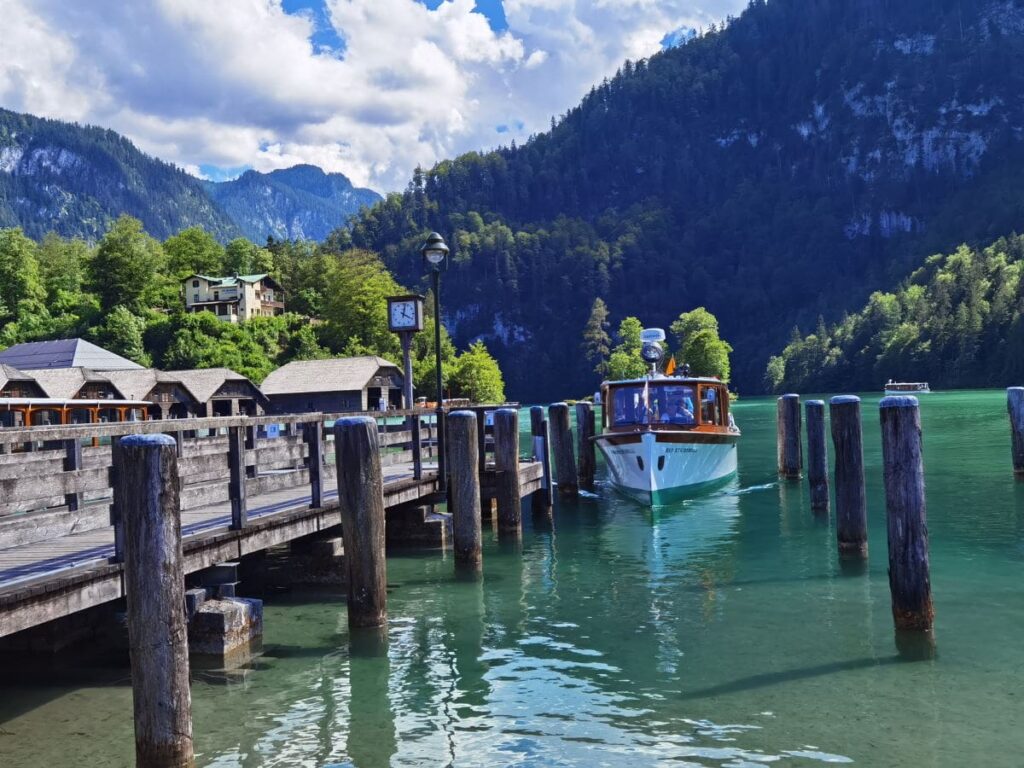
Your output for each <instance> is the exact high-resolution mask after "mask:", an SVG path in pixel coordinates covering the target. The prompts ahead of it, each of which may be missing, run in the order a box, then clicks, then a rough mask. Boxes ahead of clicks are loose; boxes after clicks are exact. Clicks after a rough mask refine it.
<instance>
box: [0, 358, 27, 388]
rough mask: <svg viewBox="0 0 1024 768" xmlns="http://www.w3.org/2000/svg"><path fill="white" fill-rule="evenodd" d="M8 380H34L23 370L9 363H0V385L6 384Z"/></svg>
mask: <svg viewBox="0 0 1024 768" xmlns="http://www.w3.org/2000/svg"><path fill="white" fill-rule="evenodd" d="M9 381H35V379H33V378H32V377H31V376H29V375H28V374H27V373H25V372H24V371H19V370H18V369H17V368H14V367H12V366H10V365H4V364H3V363H0V387H5V386H7V382H9Z"/></svg>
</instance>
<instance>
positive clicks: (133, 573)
mask: <svg viewBox="0 0 1024 768" xmlns="http://www.w3.org/2000/svg"><path fill="white" fill-rule="evenodd" d="M118 453H119V454H120V455H119V459H120V466H119V469H118V472H117V481H116V485H115V488H114V494H115V498H116V505H117V508H118V510H119V511H120V513H121V516H122V519H123V523H124V533H125V547H124V586H125V593H126V595H127V608H128V611H127V613H128V638H129V650H130V654H131V668H132V699H133V707H134V712H135V762H136V765H137V766H145V767H146V768H185V767H188V766H193V765H195V760H194V758H193V752H192V698H191V693H190V691H189V668H188V635H187V630H186V626H185V610H184V606H185V577H184V572H183V567H182V560H183V558H182V553H181V505H180V500H179V497H178V459H177V455H176V454H177V450H176V446H175V443H174V439H173V438H171V437H169V436H167V435H130V436H128V437H124V438H122V439H121V440H120V446H119V448H118Z"/></svg>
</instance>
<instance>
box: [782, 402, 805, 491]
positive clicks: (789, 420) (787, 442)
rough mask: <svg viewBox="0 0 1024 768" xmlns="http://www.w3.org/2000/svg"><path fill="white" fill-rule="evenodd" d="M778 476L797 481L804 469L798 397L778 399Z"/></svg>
mask: <svg viewBox="0 0 1024 768" xmlns="http://www.w3.org/2000/svg"><path fill="white" fill-rule="evenodd" d="M776 409H777V411H778V423H777V424H776V439H777V441H778V456H779V474H780V475H781V476H782V477H783V478H785V479H786V480H799V479H800V473H801V472H802V471H803V468H804V454H803V444H802V443H801V442H800V395H783V396H782V397H780V398H779V399H778V402H777V406H776Z"/></svg>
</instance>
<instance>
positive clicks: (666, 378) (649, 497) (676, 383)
mask: <svg viewBox="0 0 1024 768" xmlns="http://www.w3.org/2000/svg"><path fill="white" fill-rule="evenodd" d="M664 338H665V334H664V331H662V330H661V329H657V328H652V329H647V330H645V331H644V332H643V334H642V336H641V339H642V340H643V355H644V360H645V361H646V362H648V363H649V364H650V365H651V373H650V374H649V375H647V376H645V377H644V378H641V379H629V380H622V381H606V382H604V383H603V384H602V385H601V401H602V403H603V405H604V411H603V414H604V415H603V422H602V426H603V429H602V432H601V434H600V435H597V436H596V437H595V438H594V440H595V442H596V443H597V446H598V448H600V450H601V453H602V454H603V455H604V457H605V461H606V462H607V464H608V469H609V472H610V473H611V479H612V483H613V484H614V485H615V487H616V488H617V489H619V490H620V491H622V492H623V493H625V494H626V495H628V496H630V497H632V498H634V499H636V500H638V501H640V502H641V503H643V504H647V505H652V506H658V505H662V504H666V503H670V502H671V501H673V500H676V499H680V498H685V497H686V496H689V495H692V494H695V493H699V492H701V491H705V490H709V489H710V488H712V487H716V486H718V485H719V484H722V483H724V482H725V481H727V480H728V479H729V478H730V477H732V476H733V475H734V474H735V473H736V445H737V443H738V441H739V438H740V430H739V429H738V428H737V427H736V424H735V422H734V421H733V418H732V415H731V414H730V413H729V391H728V388H727V386H726V384H725V382H723V381H721V380H720V379H717V378H711V377H701V376H690V375H689V371H686V369H685V367H684V371H685V373H684V375H682V376H676V375H665V374H664V373H658V372H657V366H658V363H660V362H661V357H662V354H663V353H662V351H661V346H660V342H661V341H664Z"/></svg>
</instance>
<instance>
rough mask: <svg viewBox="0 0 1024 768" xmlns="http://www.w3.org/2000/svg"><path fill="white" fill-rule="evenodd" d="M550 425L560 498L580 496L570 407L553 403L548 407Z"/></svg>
mask: <svg viewBox="0 0 1024 768" xmlns="http://www.w3.org/2000/svg"><path fill="white" fill-rule="evenodd" d="M548 425H549V428H550V430H551V449H552V451H553V452H554V455H555V481H556V482H557V483H558V495H559V496H578V495H579V478H578V476H577V475H576V457H575V455H574V452H573V446H572V429H571V428H570V426H569V406H568V405H566V404H565V403H553V404H552V405H550V406H548Z"/></svg>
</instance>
